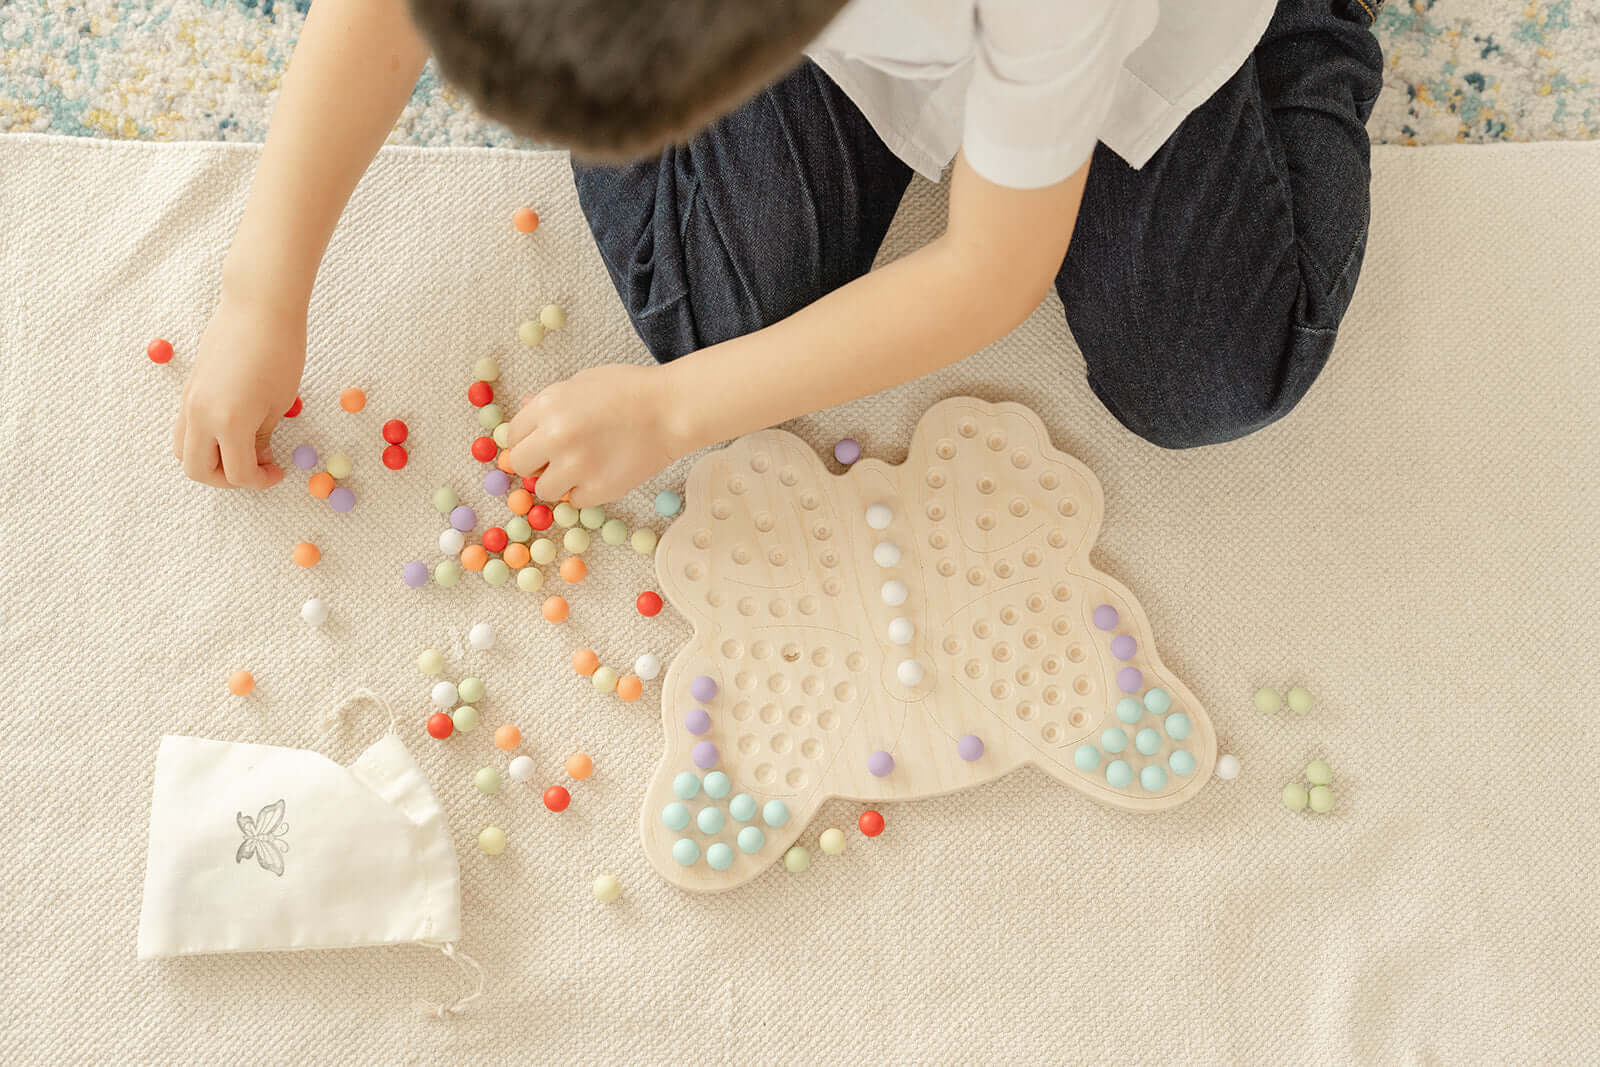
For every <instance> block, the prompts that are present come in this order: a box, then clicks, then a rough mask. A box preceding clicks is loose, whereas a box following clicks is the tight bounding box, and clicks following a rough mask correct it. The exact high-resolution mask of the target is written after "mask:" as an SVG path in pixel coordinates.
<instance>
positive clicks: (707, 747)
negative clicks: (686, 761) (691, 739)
mask: <svg viewBox="0 0 1600 1067" xmlns="http://www.w3.org/2000/svg"><path fill="white" fill-rule="evenodd" d="M689 758H690V759H692V760H694V765H695V766H696V767H699V768H700V769H701V770H702V771H703V770H707V769H709V768H711V767H715V766H716V765H717V746H716V745H713V744H712V743H711V742H710V741H697V742H695V746H694V750H693V751H691V752H690V753H689Z"/></svg>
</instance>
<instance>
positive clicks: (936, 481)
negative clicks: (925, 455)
mask: <svg viewBox="0 0 1600 1067" xmlns="http://www.w3.org/2000/svg"><path fill="white" fill-rule="evenodd" d="M928 488H930V489H943V488H944V471H942V470H931V471H929V472H928Z"/></svg>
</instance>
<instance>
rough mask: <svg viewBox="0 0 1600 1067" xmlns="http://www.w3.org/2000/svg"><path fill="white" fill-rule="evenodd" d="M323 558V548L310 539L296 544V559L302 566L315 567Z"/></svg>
mask: <svg viewBox="0 0 1600 1067" xmlns="http://www.w3.org/2000/svg"><path fill="white" fill-rule="evenodd" d="M321 558H322V550H321V549H319V548H318V547H317V546H316V545H314V544H312V543H311V542H310V541H301V542H300V543H299V544H298V545H295V546H294V561H295V563H296V564H298V565H299V566H301V567H315V566H316V565H317V561H318V560H320V559H321Z"/></svg>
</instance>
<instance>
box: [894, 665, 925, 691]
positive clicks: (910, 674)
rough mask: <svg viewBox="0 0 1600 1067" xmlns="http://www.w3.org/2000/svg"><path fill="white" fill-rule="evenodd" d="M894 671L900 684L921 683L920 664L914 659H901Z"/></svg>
mask: <svg viewBox="0 0 1600 1067" xmlns="http://www.w3.org/2000/svg"><path fill="white" fill-rule="evenodd" d="M894 673H895V674H896V675H898V676H899V678H900V684H901V685H921V684H922V664H920V663H918V662H917V661H916V660H914V659H903V660H901V661H900V666H898V667H896V668H895V669H894Z"/></svg>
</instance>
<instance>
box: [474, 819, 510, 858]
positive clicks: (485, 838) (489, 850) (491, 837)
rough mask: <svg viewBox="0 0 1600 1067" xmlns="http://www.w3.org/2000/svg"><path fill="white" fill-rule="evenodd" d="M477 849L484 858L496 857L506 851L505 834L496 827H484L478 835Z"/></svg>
mask: <svg viewBox="0 0 1600 1067" xmlns="http://www.w3.org/2000/svg"><path fill="white" fill-rule="evenodd" d="M478 847H479V848H480V849H482V850H483V854H484V855H485V856H498V855H500V853H502V852H504V851H505V850H506V832H505V831H504V830H502V829H500V827H498V826H486V827H484V828H483V831H482V832H481V833H479V834H478Z"/></svg>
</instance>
